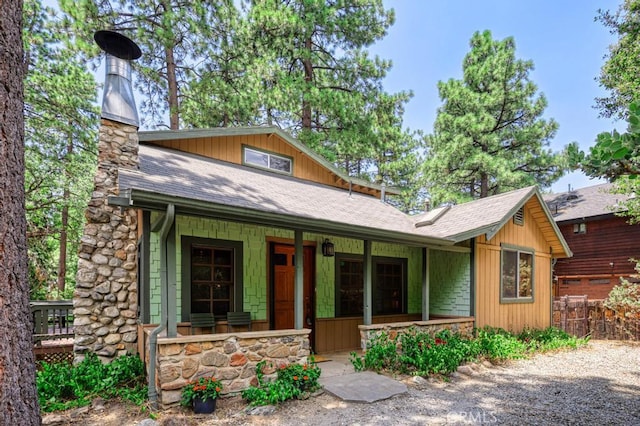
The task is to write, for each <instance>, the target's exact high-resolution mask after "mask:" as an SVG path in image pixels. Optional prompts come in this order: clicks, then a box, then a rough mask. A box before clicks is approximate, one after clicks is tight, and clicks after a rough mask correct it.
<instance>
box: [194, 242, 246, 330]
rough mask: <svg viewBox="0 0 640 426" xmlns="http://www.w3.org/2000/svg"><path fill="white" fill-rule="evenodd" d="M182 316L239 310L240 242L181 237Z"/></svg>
mask: <svg viewBox="0 0 640 426" xmlns="http://www.w3.org/2000/svg"><path fill="white" fill-rule="evenodd" d="M182 256H183V260H182V301H183V303H182V318H183V320H184V321H188V320H189V315H190V314H191V313H212V314H214V315H215V316H216V317H221V318H223V317H226V315H227V312H233V311H241V310H242V242H238V241H225V240H213V239H207V238H196V237H182Z"/></svg>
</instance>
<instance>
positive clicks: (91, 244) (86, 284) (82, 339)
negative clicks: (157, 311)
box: [73, 119, 138, 361]
mask: <svg viewBox="0 0 640 426" xmlns="http://www.w3.org/2000/svg"><path fill="white" fill-rule="evenodd" d="M137 132H138V129H137V128H136V127H135V126H130V125H126V124H121V123H116V122H113V121H110V120H106V119H102V120H101V122H100V130H99V144H98V169H97V171H96V175H95V177H94V189H93V193H92V195H91V201H90V202H89V205H88V207H87V209H86V211H85V217H86V219H87V221H86V225H85V227H84V234H83V236H82V239H81V242H80V248H79V254H78V256H79V259H78V273H77V275H76V289H75V292H74V294H73V314H74V321H73V325H74V331H75V340H74V346H73V350H74V353H75V358H76V361H80V360H82V359H83V358H84V354H86V353H87V352H95V353H96V354H97V355H98V356H100V358H101V359H102V360H103V361H109V360H111V359H113V357H115V356H119V355H123V354H125V353H126V352H135V349H136V340H137V328H136V319H137V315H138V289H137V214H136V211H135V210H134V209H125V210H121V209H120V207H114V206H109V205H108V204H107V197H108V196H111V195H119V194H118V168H119V167H121V168H129V169H137V168H138V133H137Z"/></svg>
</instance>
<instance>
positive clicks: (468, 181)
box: [424, 31, 565, 205]
mask: <svg viewBox="0 0 640 426" xmlns="http://www.w3.org/2000/svg"><path fill="white" fill-rule="evenodd" d="M470 45H471V51H470V52H469V53H468V54H467V55H466V57H465V58H464V61H463V78H462V79H461V80H455V79H450V80H449V81H446V82H439V83H438V90H439V93H440V98H441V100H442V101H443V104H442V106H441V107H440V108H439V109H438V116H437V118H436V122H435V127H434V134H433V135H431V136H430V137H429V138H428V141H427V158H426V161H425V164H424V167H425V169H424V170H425V174H426V178H427V181H428V191H429V195H430V196H431V198H432V201H433V205H439V204H442V203H449V202H453V203H459V202H464V201H468V200H471V199H476V198H483V197H487V196H489V195H494V194H499V193H501V192H505V191H509V190H512V189H517V188H521V187H523V186H527V185H534V184H537V185H540V186H542V187H548V186H550V185H551V184H552V183H553V182H554V181H556V180H557V179H558V178H559V177H560V176H561V175H562V173H563V172H564V169H565V160H564V158H563V157H562V155H561V154H559V153H553V152H552V151H551V150H550V149H549V148H548V146H549V141H550V140H551V139H552V138H553V136H554V135H555V132H556V129H557V127H558V125H557V123H556V122H555V121H554V120H553V119H550V120H545V119H543V118H542V115H543V113H544V110H545V108H546V106H547V100H546V99H545V97H544V95H543V94H539V93H538V88H537V87H536V85H535V84H534V83H533V82H532V81H530V80H529V72H530V71H531V70H532V69H533V62H532V61H525V60H522V59H516V55H515V49H516V48H515V41H514V40H513V38H511V37H509V38H506V39H504V40H494V39H493V38H492V36H491V32H489V31H484V32H482V33H480V32H476V33H475V34H474V35H473V37H472V38H471V42H470Z"/></svg>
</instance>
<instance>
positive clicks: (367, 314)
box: [362, 240, 372, 325]
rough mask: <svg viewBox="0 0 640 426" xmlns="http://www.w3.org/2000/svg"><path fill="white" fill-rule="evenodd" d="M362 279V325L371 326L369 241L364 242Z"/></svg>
mask: <svg viewBox="0 0 640 426" xmlns="http://www.w3.org/2000/svg"><path fill="white" fill-rule="evenodd" d="M362 275H363V278H364V294H363V296H364V301H363V302H364V304H363V306H364V320H363V321H364V325H371V288H372V285H371V241H369V240H364V261H363V264H362Z"/></svg>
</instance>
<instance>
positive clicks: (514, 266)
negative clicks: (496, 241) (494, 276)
mask: <svg viewBox="0 0 640 426" xmlns="http://www.w3.org/2000/svg"><path fill="white" fill-rule="evenodd" d="M533 258H534V252H533V250H529V249H521V248H515V247H504V246H503V248H502V266H501V280H500V284H501V289H500V299H501V300H502V301H503V302H510V301H513V302H518V301H523V302H526V301H532V300H533V286H534V276H533V275H534V274H533V270H534V269H533Z"/></svg>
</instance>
